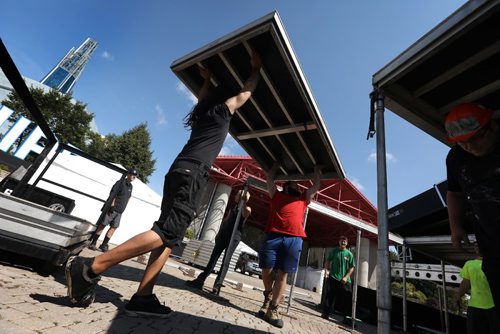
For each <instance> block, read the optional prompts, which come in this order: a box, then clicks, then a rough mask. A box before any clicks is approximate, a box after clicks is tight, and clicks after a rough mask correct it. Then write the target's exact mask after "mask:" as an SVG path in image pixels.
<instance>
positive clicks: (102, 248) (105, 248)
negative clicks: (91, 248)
mask: <svg viewBox="0 0 500 334" xmlns="http://www.w3.org/2000/svg"><path fill="white" fill-rule="evenodd" d="M99 249H100V250H101V251H102V252H103V253H106V252H107V251H108V249H109V246H108V245H104V244H103V245H100V246H99Z"/></svg>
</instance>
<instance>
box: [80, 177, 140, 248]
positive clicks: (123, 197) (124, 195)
mask: <svg viewBox="0 0 500 334" xmlns="http://www.w3.org/2000/svg"><path fill="white" fill-rule="evenodd" d="M136 178H137V171H136V170H135V169H133V168H130V169H128V173H127V177H126V178H125V180H118V181H116V183H115V184H114V185H113V187H112V188H111V191H110V192H109V196H110V197H108V199H107V201H106V202H108V201H110V200H111V206H110V207H109V209H108V212H106V214H105V215H104V219H103V221H102V222H100V223H99V224H98V225H97V230H96V231H95V233H94V235H93V236H92V239H91V242H90V245H89V248H90V249H92V250H97V247H96V243H97V239H99V237H100V236H101V233H102V231H103V230H104V228H105V227H106V226H108V225H109V230H108V232H107V233H106V236H105V237H104V240H103V242H102V244H101V245H100V246H99V249H100V250H101V251H103V252H107V251H108V249H109V246H108V242H109V239H111V237H112V236H113V234H114V233H115V231H116V229H117V228H118V227H119V226H120V220H121V218H122V213H123V212H124V211H125V209H126V208H127V204H128V201H129V199H130V197H131V196H132V189H133V186H132V181H134V180H135V179H136ZM103 209H104V207H103ZM103 209H101V210H103Z"/></svg>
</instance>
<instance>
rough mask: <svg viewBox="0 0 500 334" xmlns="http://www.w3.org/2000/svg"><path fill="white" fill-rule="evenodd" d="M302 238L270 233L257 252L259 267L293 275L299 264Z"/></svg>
mask: <svg viewBox="0 0 500 334" xmlns="http://www.w3.org/2000/svg"><path fill="white" fill-rule="evenodd" d="M301 250H302V238H301V237H296V236H292V235H286V234H280V233H270V234H268V236H267V239H266V240H265V241H264V243H263V244H262V248H261V249H260V252H259V267H260V268H262V269H269V268H274V269H279V270H281V271H283V272H285V273H294V272H296V271H297V265H298V264H299V257H300V251H301Z"/></svg>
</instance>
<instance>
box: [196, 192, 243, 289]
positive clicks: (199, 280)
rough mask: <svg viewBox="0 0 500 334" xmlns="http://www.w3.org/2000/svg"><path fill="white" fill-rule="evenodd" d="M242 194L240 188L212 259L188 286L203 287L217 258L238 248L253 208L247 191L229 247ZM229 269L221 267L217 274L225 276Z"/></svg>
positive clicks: (220, 232)
mask: <svg viewBox="0 0 500 334" xmlns="http://www.w3.org/2000/svg"><path fill="white" fill-rule="evenodd" d="M241 194H242V190H239V191H238V192H237V193H236V196H235V198H234V201H235V204H234V206H233V207H232V208H231V209H230V210H229V213H228V215H227V217H226V219H224V221H223V222H222V225H221V227H220V229H219V232H218V233H217V236H216V237H215V246H214V249H213V250H212V254H211V255H210V260H208V263H207V265H206V267H205V270H203V272H201V273H200V274H199V275H198V277H196V279H194V280H192V281H186V285H187V286H189V287H192V288H197V289H202V288H203V284H204V283H205V280H206V279H207V277H208V275H210V273H211V272H212V270H214V268H215V265H216V264H217V260H218V259H219V257H220V256H221V254H222V252H223V251H224V250H225V251H226V253H225V255H224V257H227V256H232V255H233V253H234V251H235V250H236V247H237V246H238V244H239V243H240V241H241V232H242V230H243V226H244V225H245V222H246V220H247V218H248V217H249V216H250V213H251V212H252V209H251V208H250V207H249V206H248V205H247V202H248V200H249V199H250V193H249V192H248V191H246V192H245V196H244V198H243V201H244V202H243V203H244V204H243V212H242V213H241V217H240V221H239V224H238V229H237V230H236V232H235V235H234V236H233V243H232V244H231V248H229V246H230V242H231V235H232V234H233V229H234V224H235V222H236V218H237V217H238V206H239V203H240V199H241ZM227 269H228V268H227V267H225V268H222V267H221V268H220V270H219V272H218V273H217V276H218V277H225V276H226V273H227ZM216 282H217V280H216ZM214 287H215V285H214Z"/></svg>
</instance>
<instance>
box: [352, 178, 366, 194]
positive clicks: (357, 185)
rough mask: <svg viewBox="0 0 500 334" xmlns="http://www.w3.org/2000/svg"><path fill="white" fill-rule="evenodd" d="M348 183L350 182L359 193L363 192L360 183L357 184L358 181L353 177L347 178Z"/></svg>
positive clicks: (363, 188)
mask: <svg viewBox="0 0 500 334" xmlns="http://www.w3.org/2000/svg"><path fill="white" fill-rule="evenodd" d="M349 181H351V183H352V184H353V185H354V186H355V187H356V188H357V189H358V190H359V191H363V190H365V187H364V186H363V185H362V184H361V182H359V180H358V179H357V178H355V177H353V178H349Z"/></svg>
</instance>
